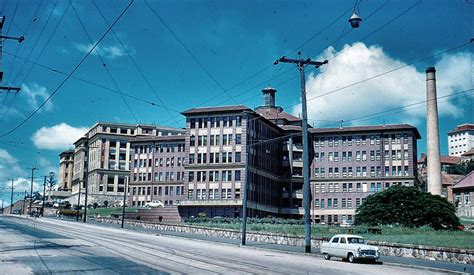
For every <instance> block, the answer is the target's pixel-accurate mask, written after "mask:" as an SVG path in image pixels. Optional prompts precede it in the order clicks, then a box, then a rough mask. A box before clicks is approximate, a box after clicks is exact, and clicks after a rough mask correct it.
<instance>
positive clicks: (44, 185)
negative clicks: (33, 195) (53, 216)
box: [41, 176, 48, 217]
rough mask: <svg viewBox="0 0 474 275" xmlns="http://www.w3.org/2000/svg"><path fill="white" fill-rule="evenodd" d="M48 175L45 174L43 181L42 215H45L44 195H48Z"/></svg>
mask: <svg viewBox="0 0 474 275" xmlns="http://www.w3.org/2000/svg"><path fill="white" fill-rule="evenodd" d="M47 178H48V176H44V182H43V203H42V204H41V217H43V215H44V197H46V179H47Z"/></svg>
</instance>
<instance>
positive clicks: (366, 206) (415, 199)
mask: <svg viewBox="0 0 474 275" xmlns="http://www.w3.org/2000/svg"><path fill="white" fill-rule="evenodd" d="M355 220H356V223H357V224H367V225H370V226H374V225H403V226H407V227H422V226H429V227H432V228H434V229H436V230H439V229H450V230H453V229H457V228H458V226H460V225H461V224H460V222H459V219H458V217H457V216H456V214H455V209H454V206H453V205H452V204H451V203H450V202H449V201H448V200H446V199H445V198H442V197H441V196H435V195H432V194H430V193H426V192H423V191H421V190H419V189H417V188H415V187H403V186H392V187H390V188H389V189H387V190H384V191H383V192H380V193H376V194H373V195H370V196H369V197H367V199H366V200H365V202H364V203H363V204H362V205H361V206H360V207H359V208H358V209H357V211H356V216H355Z"/></svg>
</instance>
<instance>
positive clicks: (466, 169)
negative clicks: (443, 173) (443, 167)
mask: <svg viewBox="0 0 474 275" xmlns="http://www.w3.org/2000/svg"><path fill="white" fill-rule="evenodd" d="M473 170H474V161H472V160H471V161H468V162H465V163H459V164H456V165H453V166H450V167H448V169H447V173H448V174H455V175H467V174H469V173H470V172H471V171H473Z"/></svg>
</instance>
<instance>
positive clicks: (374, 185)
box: [314, 182, 410, 193]
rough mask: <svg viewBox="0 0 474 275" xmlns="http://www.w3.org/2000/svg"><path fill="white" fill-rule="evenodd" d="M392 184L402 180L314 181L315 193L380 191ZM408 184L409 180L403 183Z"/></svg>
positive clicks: (398, 183)
mask: <svg viewBox="0 0 474 275" xmlns="http://www.w3.org/2000/svg"><path fill="white" fill-rule="evenodd" d="M393 185H402V182H384V183H382V182H370V183H366V182H355V183H353V182H343V183H338V182H329V183H315V185H314V191H315V193H326V192H327V193H333V192H334V193H337V192H341V191H342V192H381V191H383V190H384V189H388V188H389V187H390V186H393ZM404 185H405V186H409V185H410V183H409V182H405V183H404Z"/></svg>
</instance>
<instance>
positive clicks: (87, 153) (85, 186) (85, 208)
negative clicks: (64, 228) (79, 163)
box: [82, 141, 89, 223]
mask: <svg viewBox="0 0 474 275" xmlns="http://www.w3.org/2000/svg"><path fill="white" fill-rule="evenodd" d="M85 157H86V159H87V165H84V183H85V184H84V189H85V190H84V191H85V192H84V216H83V217H82V222H84V223H85V222H87V195H88V193H89V179H88V177H89V142H88V141H86V155H85Z"/></svg>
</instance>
